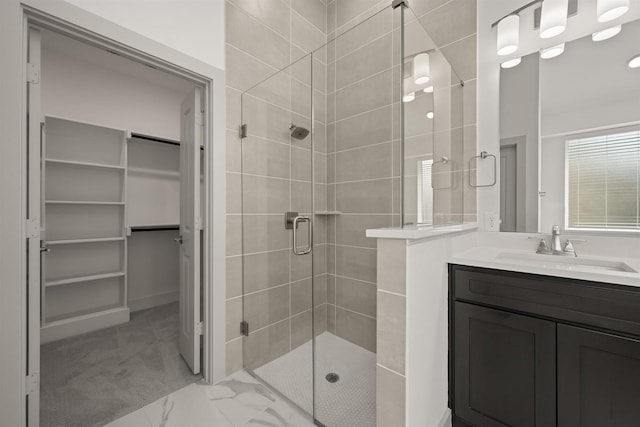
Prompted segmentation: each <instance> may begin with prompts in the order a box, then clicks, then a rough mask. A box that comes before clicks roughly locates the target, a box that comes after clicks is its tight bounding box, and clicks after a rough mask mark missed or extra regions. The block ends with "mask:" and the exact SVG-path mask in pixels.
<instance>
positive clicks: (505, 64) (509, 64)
mask: <svg viewBox="0 0 640 427" xmlns="http://www.w3.org/2000/svg"><path fill="white" fill-rule="evenodd" d="M521 61H522V58H520V57H518V58H513V59H510V60H508V61H505V62H503V63H502V64H500V67H502V68H513V67H515V66H516V65H518V64H519V63H520V62H521Z"/></svg>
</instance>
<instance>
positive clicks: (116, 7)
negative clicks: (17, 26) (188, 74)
mask: <svg viewBox="0 0 640 427" xmlns="http://www.w3.org/2000/svg"><path fill="white" fill-rule="evenodd" d="M65 1H66V2H68V3H71V4H74V5H76V6H78V7H81V8H83V9H85V10H87V11H89V12H91V13H94V14H96V15H99V16H101V17H103V18H105V19H108V20H110V21H112V22H115V23H116V24H118V25H122V26H123V27H125V28H127V29H129V30H131V31H135V32H137V33H140V34H142V35H143V36H146V37H149V38H150V39H152V40H155V41H157V42H159V43H162V44H164V45H167V46H169V47H172V48H174V49H176V50H178V51H180V52H183V53H185V54H187V55H189V56H192V57H194V58H197V59H199V60H201V61H203V62H206V63H208V64H210V65H213V66H214V67H217V68H220V69H223V70H224V69H225V62H224V59H225V54H224V46H225V45H224V40H225V30H224V28H225V27H224V24H225V22H224V3H225V2H224V0H65Z"/></svg>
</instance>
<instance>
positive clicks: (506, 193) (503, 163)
mask: <svg viewBox="0 0 640 427" xmlns="http://www.w3.org/2000/svg"><path fill="white" fill-rule="evenodd" d="M516 161H517V155H516V146H515V145H509V146H503V147H500V219H501V220H502V222H501V223H500V231H511V232H514V231H516V228H517V224H516V223H517V220H516V218H517V215H516V211H517V209H516V206H517V192H516V189H517V184H518V183H517V178H518V174H517V173H516V171H517V167H516Z"/></svg>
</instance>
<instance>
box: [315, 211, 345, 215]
mask: <svg viewBox="0 0 640 427" xmlns="http://www.w3.org/2000/svg"><path fill="white" fill-rule="evenodd" d="M315 215H342V212H340V211H316V212H315Z"/></svg>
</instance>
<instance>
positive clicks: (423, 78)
mask: <svg viewBox="0 0 640 427" xmlns="http://www.w3.org/2000/svg"><path fill="white" fill-rule="evenodd" d="M430 79H431V70H430V66H429V54H428V53H419V54H417V55H416V56H414V57H413V81H414V83H415V84H417V85H423V84H425V83H427V82H428V81H429V80H430Z"/></svg>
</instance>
